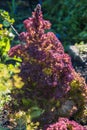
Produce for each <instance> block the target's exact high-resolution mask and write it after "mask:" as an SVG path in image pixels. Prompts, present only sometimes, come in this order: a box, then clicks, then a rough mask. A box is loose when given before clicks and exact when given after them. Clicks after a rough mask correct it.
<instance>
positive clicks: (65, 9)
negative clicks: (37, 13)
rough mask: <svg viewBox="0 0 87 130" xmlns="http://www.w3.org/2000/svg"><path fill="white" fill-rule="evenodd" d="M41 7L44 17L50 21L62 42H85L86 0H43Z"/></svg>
mask: <svg viewBox="0 0 87 130" xmlns="http://www.w3.org/2000/svg"><path fill="white" fill-rule="evenodd" d="M43 8H44V16H45V18H47V19H49V20H50V21H51V23H52V29H53V31H54V32H55V33H56V34H57V35H58V37H59V38H60V39H61V40H62V42H63V44H65V45H66V44H74V43H76V42H80V41H85V42H87V15H86V14H87V1H86V0H83V1H82V0H79V1H78V0H72V1H71V0H58V1H57V0H45V1H44V3H43Z"/></svg>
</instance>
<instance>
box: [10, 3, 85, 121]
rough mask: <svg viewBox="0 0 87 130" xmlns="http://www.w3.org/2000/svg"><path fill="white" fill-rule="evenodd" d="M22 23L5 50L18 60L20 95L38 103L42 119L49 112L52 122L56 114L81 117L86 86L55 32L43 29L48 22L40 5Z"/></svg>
mask: <svg viewBox="0 0 87 130" xmlns="http://www.w3.org/2000/svg"><path fill="white" fill-rule="evenodd" d="M24 26H25V28H26V32H22V33H21V34H20V36H19V38H20V40H21V44H19V45H16V46H15V47H12V48H11V50H10V51H9V56H11V57H13V56H17V57H20V58H21V59H22V63H21V66H20V69H21V72H20V76H21V77H22V80H23V81H24V83H25V84H24V88H23V91H24V92H23V96H24V97H25V98H26V99H31V100H33V101H34V100H35V101H36V102H38V103H37V104H38V105H39V106H40V107H41V108H42V109H44V110H45V114H44V115H46V116H45V118H43V119H45V120H46V117H47V116H49V115H50V116H51V115H52V116H51V117H50V116H49V118H50V120H51V122H52V120H55V119H56V117H57V116H67V117H70V116H72V115H73V114H74V113H75V115H76V112H77V115H79V118H81V117H82V114H83V111H84V107H85V104H86V103H87V85H86V83H85V81H84V79H83V78H81V77H80V76H79V74H77V73H76V72H75V70H74V69H73V66H72V63H71V58H70V57H69V55H68V54H66V53H64V49H63V46H62V44H61V42H60V41H59V40H58V39H57V38H56V36H55V34H54V33H52V32H47V31H46V30H48V29H50V27H51V24H50V22H49V21H46V20H44V19H43V15H42V11H41V7H40V5H37V7H36V9H35V11H34V12H33V13H32V17H31V18H28V19H26V20H25V21H24ZM23 96H21V97H23ZM18 97H20V96H18ZM78 98H79V99H78ZM27 101H28V100H27ZM29 103H30V101H29ZM29 103H27V104H29ZM66 106H67V107H66ZM44 115H43V116H44ZM77 115H76V116H77ZM49 118H48V122H49ZM41 120H42V119H41ZM46 123H47V122H46Z"/></svg>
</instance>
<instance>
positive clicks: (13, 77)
mask: <svg viewBox="0 0 87 130" xmlns="http://www.w3.org/2000/svg"><path fill="white" fill-rule="evenodd" d="M0 16H1V17H0V129H1V130H3V129H4V130H5V129H6V130H8V128H4V127H2V126H3V125H4V126H5V124H6V123H7V122H8V115H6V112H5V111H7V113H9V112H8V109H9V106H10V105H11V101H12V97H11V91H12V90H14V89H19V88H21V87H22V86H23V82H22V79H21V77H19V72H20V69H19V68H18V65H19V63H18V62H17V63H16V62H15V65H14V64H11V60H13V61H15V60H17V59H18V60H19V58H17V59H16V58H12V59H11V58H10V57H9V56H8V51H9V49H10V47H11V41H12V40H13V38H14V34H13V32H12V29H11V25H12V24H13V22H14V20H13V19H11V18H10V16H9V13H8V12H6V11H4V10H0ZM3 113H5V117H4V114H3ZM5 118H7V119H5Z"/></svg>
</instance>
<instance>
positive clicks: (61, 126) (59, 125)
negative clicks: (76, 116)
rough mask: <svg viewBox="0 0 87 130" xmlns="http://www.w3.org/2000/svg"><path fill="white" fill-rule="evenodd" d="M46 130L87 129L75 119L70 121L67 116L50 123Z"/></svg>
mask: <svg viewBox="0 0 87 130" xmlns="http://www.w3.org/2000/svg"><path fill="white" fill-rule="evenodd" d="M45 130H87V128H86V127H83V126H81V125H80V124H78V123H77V122H75V121H73V120H72V121H70V120H69V119H67V118H59V120H58V122H56V123H55V124H51V125H49V126H48V127H47V128H45Z"/></svg>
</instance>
